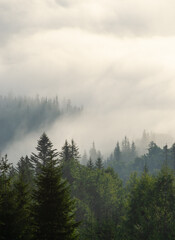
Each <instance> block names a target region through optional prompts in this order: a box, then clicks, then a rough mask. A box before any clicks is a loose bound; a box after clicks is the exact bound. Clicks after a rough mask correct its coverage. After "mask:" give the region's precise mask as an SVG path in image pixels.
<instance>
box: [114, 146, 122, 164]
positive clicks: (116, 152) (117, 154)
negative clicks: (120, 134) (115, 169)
mask: <svg viewBox="0 0 175 240" xmlns="http://www.w3.org/2000/svg"><path fill="white" fill-rule="evenodd" d="M120 158H121V151H120V145H119V142H117V145H116V147H115V149H114V159H115V160H116V161H120Z"/></svg>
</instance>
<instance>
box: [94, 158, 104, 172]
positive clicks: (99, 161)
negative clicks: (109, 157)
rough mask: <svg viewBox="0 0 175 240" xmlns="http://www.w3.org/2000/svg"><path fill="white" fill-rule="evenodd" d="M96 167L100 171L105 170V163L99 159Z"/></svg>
mask: <svg viewBox="0 0 175 240" xmlns="http://www.w3.org/2000/svg"><path fill="white" fill-rule="evenodd" d="M95 165H96V167H97V168H98V169H102V168H103V162H102V159H101V158H97V160H96V162H95Z"/></svg>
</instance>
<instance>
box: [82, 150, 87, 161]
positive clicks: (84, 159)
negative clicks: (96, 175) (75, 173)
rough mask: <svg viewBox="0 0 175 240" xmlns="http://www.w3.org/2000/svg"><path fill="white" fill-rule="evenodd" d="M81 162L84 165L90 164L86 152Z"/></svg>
mask: <svg viewBox="0 0 175 240" xmlns="http://www.w3.org/2000/svg"><path fill="white" fill-rule="evenodd" d="M81 162H82V163H83V164H87V162H88V157H87V153H86V151H84V154H83V156H82V159H81Z"/></svg>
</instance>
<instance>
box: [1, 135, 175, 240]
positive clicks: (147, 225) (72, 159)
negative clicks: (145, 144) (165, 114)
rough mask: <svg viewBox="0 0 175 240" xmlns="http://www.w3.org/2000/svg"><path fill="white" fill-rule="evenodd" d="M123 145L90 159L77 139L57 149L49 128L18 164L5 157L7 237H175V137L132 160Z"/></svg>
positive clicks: (46, 239)
mask: <svg viewBox="0 0 175 240" xmlns="http://www.w3.org/2000/svg"><path fill="white" fill-rule="evenodd" d="M126 142H127V141H126V138H125V143H126ZM93 147H94V150H95V146H93ZM130 149H131V150H133V149H134V146H133V145H132V147H130ZM119 150H120V149H119V144H117V145H116V148H115V150H114V154H112V155H111V157H110V159H108V160H107V161H105V162H104V161H102V158H101V157H100V154H97V156H98V157H97V158H96V159H95V161H94V159H91V158H90V159H89V160H88V161H87V163H86V165H85V164H81V163H80V153H79V149H78V146H77V144H76V143H75V141H74V140H72V141H71V142H70V143H69V142H68V141H67V140H66V141H65V143H64V145H63V147H62V149H60V150H57V149H56V148H55V146H53V144H52V142H51V140H50V138H49V137H48V136H47V135H46V133H43V134H42V135H41V137H40V138H39V140H38V142H37V144H36V152H35V153H34V152H33V153H31V155H30V156H24V157H21V159H20V160H19V161H18V163H17V165H15V166H14V165H12V164H11V163H10V162H9V160H8V156H7V155H5V156H4V157H2V158H1V160H0V233H1V234H0V239H2V240H4V239H5V240H7V239H8V240H9V239H13V240H19V239H25V240H33V239H36V240H40V239H41V240H43V239H44V240H50V239H52V240H57V239H63V240H64V239H65V240H66V239H80V240H91V239H93V240H99V239H106V240H109V239H111V240H112V239H115V240H140V239H145V240H165V239H166V240H173V239H175V175H174V168H173V166H174V165H173V164H175V158H174V145H173V146H172V148H170V149H168V148H167V146H165V147H164V148H163V149H161V148H159V147H158V146H157V145H156V144H155V143H153V142H152V143H150V145H149V149H148V153H146V154H145V155H143V156H141V157H136V156H135V158H134V157H133V159H132V161H131V163H127V161H126V158H125V160H124V156H125V155H124V152H123V153H122V151H121V152H120V151H119ZM91 152H93V151H91ZM122 154H123V158H122ZM125 154H126V152H125ZM132 154H133V152H132ZM125 157H126V156H125ZM122 164H123V165H122ZM121 166H122V168H123V170H122V171H123V173H125V177H124V178H123V179H122V178H121V177H120V176H119V174H121ZM134 166H135V170H134ZM150 166H152V169H151V171H150V170H149V169H150ZM117 172H118V173H117Z"/></svg>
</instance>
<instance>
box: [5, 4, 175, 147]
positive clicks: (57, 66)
mask: <svg viewBox="0 0 175 240" xmlns="http://www.w3.org/2000/svg"><path fill="white" fill-rule="evenodd" d="M174 7H175V2H174V1H172V0H168V1H164V0H159V1H158V0H155V1H154V2H153V1H150V0H147V1H146V0H144V1H139V0H117V1H115V0H109V1H106V0H96V1H94V0H89V1H83V0H37V1H34V0H31V1H27V0H1V1H0V84H1V89H0V93H1V94H8V93H13V94H16V95H18V94H20V95H29V96H36V95H37V94H40V95H41V96H50V97H52V96H55V95H58V96H59V98H60V99H62V98H70V99H72V101H73V103H75V104H77V105H84V109H85V110H84V114H83V115H82V116H81V118H79V119H76V121H75V120H73V121H72V120H71V121H65V122H62V123H57V124H56V125H55V126H54V130H53V129H50V133H51V134H53V139H54V141H56V142H61V141H62V139H63V142H64V139H65V138H72V137H73V138H75V140H76V139H77V142H78V143H79V144H80V145H81V148H86V147H87V145H88V146H89V145H90V144H91V143H92V141H93V140H95V141H97V146H98V145H99V148H103V149H105V150H108V149H109V148H110V146H111V145H112V147H113V145H115V143H116V141H117V139H120V138H121V137H123V136H124V135H125V134H127V135H129V137H130V138H135V137H137V136H138V135H140V134H141V132H142V131H143V129H148V130H152V131H155V132H163V133H169V134H171V135H174V134H175V126H174V121H175V110H174V104H175V81H174V77H175V69H174V62H175V47H174V42H175V27H174V22H175V15H174V11H173V9H174ZM65 123H66V124H65ZM55 129H56V130H55Z"/></svg>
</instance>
